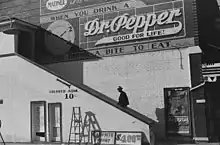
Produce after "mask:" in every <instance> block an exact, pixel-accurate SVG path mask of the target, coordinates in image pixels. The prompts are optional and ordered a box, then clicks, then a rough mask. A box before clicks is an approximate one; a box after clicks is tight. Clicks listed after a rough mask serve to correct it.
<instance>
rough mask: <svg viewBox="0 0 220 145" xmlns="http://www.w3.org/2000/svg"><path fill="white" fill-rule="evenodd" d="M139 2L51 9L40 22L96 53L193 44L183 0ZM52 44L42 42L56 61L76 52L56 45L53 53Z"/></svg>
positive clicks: (71, 55) (140, 50)
mask: <svg viewBox="0 0 220 145" xmlns="http://www.w3.org/2000/svg"><path fill="white" fill-rule="evenodd" d="M140 2H141V3H137V1H134V0H127V1H120V2H117V3H116V2H114V3H106V4H105V5H96V6H95V7H94V6H93V7H92V6H91V7H82V8H81V9H74V10H72V11H65V12H61V13H53V14H50V15H45V16H41V26H42V27H43V28H45V29H47V30H48V31H50V32H52V33H53V34H55V35H57V36H59V37H61V38H63V39H64V40H66V41H69V42H71V43H72V44H74V45H75V46H77V47H78V48H79V49H81V50H85V51H87V52H88V53H91V55H96V56H98V57H104V56H115V55H124V54H131V53H141V52H146V51H154V50H160V49H173V48H181V47H189V46H194V39H193V37H191V38H189V37H188V38H187V34H186V29H190V28H189V27H187V25H186V22H185V13H186V12H185V6H184V5H185V3H184V1H183V0H176V1H170V0H167V1H166V2H163V3H156V4H152V5H146V3H144V2H143V1H140ZM94 4H95V3H94ZM45 43H49V42H48V41H47V40H45ZM52 44H53V42H52ZM53 45H54V44H53ZM53 45H52V46H51V45H50V44H49V45H48V44H46V49H48V50H50V52H52V53H53V55H55V56H56V55H59V61H69V60H73V59H75V58H73V57H75V56H76V53H77V52H75V51H73V52H72V51H71V50H69V49H68V50H64V49H61V48H59V49H56V50H59V52H58V53H54V52H55V51H56V50H54V46H53ZM57 46H58V45H56V47H57ZM62 50H63V51H62ZM56 52H57V51H56ZM73 53H74V54H73ZM61 55H63V59H62V58H61ZM64 55H65V56H64ZM67 55H68V56H67ZM79 55H80V57H81V55H82V54H81V53H80V54H77V56H79ZM81 58H82V57H81ZM53 60H54V61H56V59H54V58H53ZM57 61H58V60H57Z"/></svg>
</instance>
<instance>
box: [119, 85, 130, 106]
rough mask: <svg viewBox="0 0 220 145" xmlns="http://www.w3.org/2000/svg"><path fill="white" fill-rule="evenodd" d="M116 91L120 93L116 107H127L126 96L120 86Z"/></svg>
mask: <svg viewBox="0 0 220 145" xmlns="http://www.w3.org/2000/svg"><path fill="white" fill-rule="evenodd" d="M117 90H118V92H119V93H120V96H119V98H118V105H120V106H122V107H127V105H129V101H128V96H127V94H126V93H125V92H124V91H123V88H122V87H121V86H119V87H118V88H117Z"/></svg>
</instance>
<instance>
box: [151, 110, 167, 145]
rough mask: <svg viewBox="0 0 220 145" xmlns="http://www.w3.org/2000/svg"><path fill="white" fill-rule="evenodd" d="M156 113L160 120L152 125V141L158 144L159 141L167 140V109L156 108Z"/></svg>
mask: <svg viewBox="0 0 220 145" xmlns="http://www.w3.org/2000/svg"><path fill="white" fill-rule="evenodd" d="M155 114H156V116H157V120H158V122H156V123H155V124H153V125H152V126H151V132H152V133H153V135H151V140H152V141H151V142H154V143H155V144H157V143H158V142H159V141H162V140H165V137H166V136H165V116H164V114H165V109H164V108H156V110H155Z"/></svg>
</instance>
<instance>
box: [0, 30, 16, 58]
mask: <svg viewBox="0 0 220 145" xmlns="http://www.w3.org/2000/svg"><path fill="white" fill-rule="evenodd" d="M14 52H15V48H14V35H7V34H4V33H3V32H0V55H4V54H9V53H14Z"/></svg>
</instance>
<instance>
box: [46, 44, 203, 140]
mask: <svg viewBox="0 0 220 145" xmlns="http://www.w3.org/2000/svg"><path fill="white" fill-rule="evenodd" d="M199 52H200V49H199V48H198V47H190V48H182V49H173V50H165V51H155V52H147V53H142V54H134V55H124V56H115V57H104V58H102V59H101V60H98V61H89V62H84V63H82V62H80V61H79V62H68V63H64V64H54V65H50V66H48V68H50V69H51V70H53V71H55V72H57V73H58V74H60V75H62V76H63V77H65V78H66V79H68V80H69V81H72V82H77V83H81V84H85V85H87V86H89V87H91V88H93V89H94V90H98V91H99V92H100V93H103V94H105V95H107V96H109V97H111V98H113V99H115V100H118V95H119V94H118V92H117V90H116V89H117V87H118V86H119V85H121V86H123V87H124V90H125V92H126V93H127V94H128V97H129V100H130V107H131V108H133V109H135V110H137V111H139V112H141V113H142V114H144V115H146V116H148V117H150V118H152V119H154V120H155V121H157V122H158V124H157V125H156V126H154V127H153V131H154V132H155V133H156V134H157V137H159V138H164V137H165V120H164V93H163V88H166V87H191V81H190V64H189V54H190V53H199ZM82 66H83V67H82ZM76 72H80V75H78V74H77V73H76ZM82 72H83V76H82V75H81V73H82Z"/></svg>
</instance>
